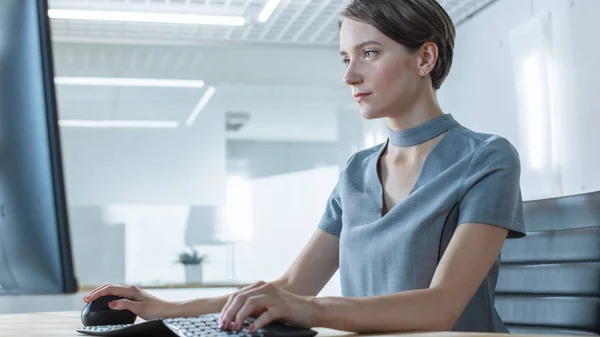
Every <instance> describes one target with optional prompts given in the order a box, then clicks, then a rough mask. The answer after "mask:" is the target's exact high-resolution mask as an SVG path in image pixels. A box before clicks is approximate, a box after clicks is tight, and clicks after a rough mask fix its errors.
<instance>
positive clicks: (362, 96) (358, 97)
mask: <svg viewBox="0 0 600 337" xmlns="http://www.w3.org/2000/svg"><path fill="white" fill-rule="evenodd" d="M369 95H371V93H356V94H354V99H355V100H356V101H357V102H360V101H362V100H363V99H365V98H366V97H367V96H369Z"/></svg>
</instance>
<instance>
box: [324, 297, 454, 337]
mask: <svg viewBox="0 0 600 337" xmlns="http://www.w3.org/2000/svg"><path fill="white" fill-rule="evenodd" d="M314 301H315V305H316V306H317V308H318V310H319V312H320V320H319V321H318V325H317V326H319V327H326V328H331V329H336V330H344V331H352V332H359V333H366V332H400V331H444V330H450V329H451V328H452V325H453V324H454V321H455V319H456V318H455V316H456V315H455V314H453V313H452V311H451V308H450V305H448V304H447V303H444V302H447V301H444V294H443V293H442V292H441V291H438V290H436V289H423V290H414V291H406V292H401V293H397V294H391V295H384V296H377V297H363V298H341V297H321V298H319V297H317V298H315V299H314Z"/></svg>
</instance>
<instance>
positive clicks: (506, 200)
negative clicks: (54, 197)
mask: <svg viewBox="0 0 600 337" xmlns="http://www.w3.org/2000/svg"><path fill="white" fill-rule="evenodd" d="M454 36H455V29H454V25H453V24H452V21H451V19H450V18H449V16H448V15H447V13H446V12H445V11H444V10H443V9H442V8H441V6H440V5H438V3H437V2H436V1H435V0H377V1H374V0H355V1H352V2H351V3H350V4H349V5H348V6H347V8H346V9H345V10H344V11H343V12H342V15H341V20H340V49H341V57H342V60H343V62H344V63H345V64H346V66H347V71H346V74H345V77H344V81H345V82H346V83H347V84H348V85H349V86H350V87H351V89H352V94H353V95H354V97H355V99H356V101H357V103H358V106H359V108H360V112H361V114H362V116H363V117H364V118H366V119H373V118H386V119H387V122H388V126H389V129H390V130H389V137H388V141H387V142H385V143H384V144H381V145H378V146H375V147H373V148H370V149H367V150H363V151H359V152H357V153H355V154H354V155H353V156H352V157H351V158H350V159H349V160H348V163H347V165H346V167H345V168H344V169H343V170H342V173H341V175H340V180H339V182H338V184H337V186H336V187H335V189H334V190H333V192H332V194H331V197H330V198H329V201H328V204H327V207H326V210H325V213H324V215H323V218H322V219H321V222H320V223H319V226H318V229H317V231H316V232H315V233H314V235H313V237H312V238H311V239H310V241H309V242H308V244H307V246H306V247H305V248H304V250H303V251H302V252H301V254H300V255H299V256H298V258H297V259H296V261H295V262H294V263H293V265H292V266H291V267H290V269H289V270H288V271H287V272H286V273H285V274H284V275H283V276H282V277H281V278H279V279H278V280H276V281H273V282H269V283H266V282H258V283H256V284H253V285H251V286H249V287H247V288H244V289H242V290H240V291H238V292H236V293H234V294H232V295H230V296H224V297H219V298H212V299H196V300H192V301H189V302H180V303H172V302H166V301H163V300H160V299H157V298H155V297H152V296H150V295H149V294H148V293H146V292H145V291H142V290H140V289H137V288H135V287H122V286H114V285H106V286H103V287H100V288H98V289H97V290H94V291H93V292H92V293H91V294H90V295H89V296H88V297H86V299H85V300H86V301H91V300H94V299H96V298H98V297H100V296H104V295H109V294H114V295H120V296H124V297H127V298H129V300H119V301H115V302H113V308H114V309H118V310H122V309H129V310H131V311H133V312H134V313H136V314H138V315H140V316H141V317H143V318H146V319H148V318H154V317H168V316H190V315H199V314H204V313H211V312H221V321H222V323H221V327H222V328H232V329H239V328H240V326H241V323H242V322H243V321H244V319H245V318H246V317H248V316H254V317H258V318H257V320H256V321H255V322H254V324H253V325H252V326H251V327H250V329H251V330H253V329H258V328H261V327H263V326H264V325H266V324H267V323H269V322H271V321H273V320H276V319H277V320H278V319H283V320H285V321H287V322H290V323H292V324H294V325H297V326H304V327H328V328H333V329H338V330H347V331H354V332H385V331H423V330H457V331H481V332H507V329H506V327H505V325H504V324H503V322H502V320H501V318H500V317H499V316H498V314H497V312H496V311H495V309H494V288H495V284H496V279H497V276H498V257H499V254H500V250H501V247H502V245H503V242H504V240H505V239H506V238H507V237H509V238H510V237H521V236H523V235H524V233H523V227H524V226H523V215H522V201H521V193H520V188H519V176H520V163H519V157H518V153H517V152H516V150H515V149H514V148H513V146H512V145H511V144H510V143H509V142H508V141H507V140H505V139H504V138H501V137H498V136H495V135H488V134H481V133H476V132H474V131H471V130H469V129H467V128H465V127H463V126H461V125H460V124H459V123H458V122H457V121H456V120H454V118H452V116H451V115H449V114H444V113H443V112H442V110H441V108H440V106H439V105H438V102H437V99H436V90H437V89H439V88H440V86H441V85H442V82H443V81H444V79H445V78H446V76H447V75H448V72H449V70H450V66H451V63H452V55H453V47H454ZM338 267H339V269H340V275H341V282H342V292H343V295H344V297H340V298H338V297H315V296H316V295H317V294H318V293H319V291H320V290H321V289H322V288H323V286H324V285H325V284H326V283H327V282H328V280H329V279H330V278H331V276H332V275H333V274H334V273H335V272H336V270H337V269H338Z"/></svg>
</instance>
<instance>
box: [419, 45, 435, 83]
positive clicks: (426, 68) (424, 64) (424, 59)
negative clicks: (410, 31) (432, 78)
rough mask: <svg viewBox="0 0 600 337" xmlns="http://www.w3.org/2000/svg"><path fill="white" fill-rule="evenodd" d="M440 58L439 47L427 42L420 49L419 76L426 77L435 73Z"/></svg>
mask: <svg viewBox="0 0 600 337" xmlns="http://www.w3.org/2000/svg"><path fill="white" fill-rule="evenodd" d="M437 58H438V46H437V45H436V44H435V43H433V42H425V43H423V45H422V46H421V48H419V60H418V63H417V70H418V71H419V75H421V76H426V75H429V73H431V72H432V71H433V68H434V67H435V63H436V62H437Z"/></svg>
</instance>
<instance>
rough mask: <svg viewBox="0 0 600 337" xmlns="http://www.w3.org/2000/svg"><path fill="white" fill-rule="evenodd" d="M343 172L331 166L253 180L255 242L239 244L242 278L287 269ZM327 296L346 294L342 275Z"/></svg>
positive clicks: (334, 280)
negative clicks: (340, 280)
mask: <svg viewBox="0 0 600 337" xmlns="http://www.w3.org/2000/svg"><path fill="white" fill-rule="evenodd" d="M338 175H339V168H338V167H337V166H331V167H324V168H320V169H314V170H307V171H303V172H296V173H290V174H284V175H278V176H273V177H268V178H260V179H254V180H253V181H252V196H253V198H252V199H253V200H252V203H253V204H254V216H253V224H254V230H253V232H254V240H252V241H251V242H244V243H240V244H239V245H238V248H237V258H238V275H239V279H240V281H242V282H255V281H258V280H264V281H272V280H275V279H277V278H278V277H280V276H281V275H282V274H283V273H284V272H285V271H286V270H287V268H288V267H289V266H290V265H291V264H292V262H294V259H295V258H296V256H298V254H299V253H300V251H301V250H302V248H303V247H304V245H305V244H306V243H307V242H308V239H309V238H310V237H311V235H312V234H313V233H314V232H315V231H316V230H317V224H318V223H319V220H320V219H321V216H322V215H323V212H324V211H325V205H326V202H327V198H328V197H329V195H330V194H331V191H332V190H333V187H334V186H335V183H336V182H337V179H338ZM322 294H330V295H331V294H341V292H340V290H339V277H338V276H337V275H336V276H334V277H333V278H332V280H331V282H330V283H329V284H328V286H327V288H326V289H324V291H323V292H322Z"/></svg>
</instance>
